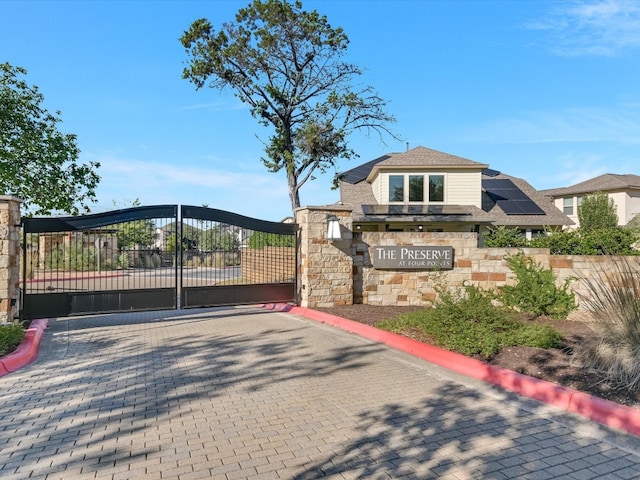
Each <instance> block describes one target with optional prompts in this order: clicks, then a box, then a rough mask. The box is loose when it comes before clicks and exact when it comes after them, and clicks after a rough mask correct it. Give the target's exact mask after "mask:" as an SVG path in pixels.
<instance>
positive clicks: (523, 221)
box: [482, 172, 574, 227]
mask: <svg viewBox="0 0 640 480" xmlns="http://www.w3.org/2000/svg"><path fill="white" fill-rule="evenodd" d="M482 178H483V179H485V178H496V179H507V180H511V181H512V182H513V183H514V184H515V185H516V186H517V187H518V188H519V189H520V190H522V192H523V193H525V194H526V195H527V196H528V197H529V198H530V199H531V200H533V201H534V202H535V204H536V205H537V206H538V207H540V208H541V209H542V210H544V215H507V214H506V213H504V212H503V211H502V209H501V208H500V207H499V206H498V204H497V203H495V202H494V201H493V200H492V199H491V198H490V197H489V196H488V195H487V194H486V193H485V192H483V193H482V209H483V210H484V211H486V212H487V213H489V214H490V215H492V216H493V217H494V221H493V223H494V224H495V225H505V226H511V227H518V226H525V225H544V226H562V225H573V223H574V222H573V220H571V219H570V218H569V217H568V216H566V215H565V214H564V213H563V212H562V211H561V210H560V209H558V208H557V207H556V206H555V205H554V204H553V202H552V201H551V199H549V197H546V196H544V195H542V193H541V192H539V191H537V190H536V189H535V188H533V187H532V186H531V185H530V184H529V183H528V182H527V181H526V180H523V179H522V178H517V177H512V176H510V175H505V174H504V173H500V172H495V174H492V175H491V176H490V177H489V176H487V175H483V176H482Z"/></svg>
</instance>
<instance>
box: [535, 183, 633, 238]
mask: <svg viewBox="0 0 640 480" xmlns="http://www.w3.org/2000/svg"><path fill="white" fill-rule="evenodd" d="M597 192H603V193H606V194H607V195H608V196H609V198H611V199H612V200H613V204H614V205H615V207H616V214H617V215H618V224H619V225H627V224H629V223H630V222H631V221H632V220H633V219H634V217H638V216H640V175H630V174H628V175H615V174H612V173H605V174H604V175H600V176H599V177H595V178H592V179H591V180H586V181H584V182H580V183H576V184H575V185H572V186H570V187H564V188H553V189H549V190H541V191H540V193H541V194H543V195H545V196H547V197H549V198H550V199H551V200H552V201H553V202H554V204H555V205H556V207H558V208H559V209H561V210H562V211H563V212H564V213H565V214H566V215H567V216H568V217H569V218H570V219H571V220H573V222H574V224H575V225H574V226H575V227H576V228H577V227H579V226H580V221H579V219H578V210H579V208H580V204H581V203H582V198H583V197H585V196H586V195H589V194H594V193H597ZM636 221H637V219H636Z"/></svg>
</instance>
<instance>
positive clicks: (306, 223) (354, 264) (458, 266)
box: [296, 207, 640, 308]
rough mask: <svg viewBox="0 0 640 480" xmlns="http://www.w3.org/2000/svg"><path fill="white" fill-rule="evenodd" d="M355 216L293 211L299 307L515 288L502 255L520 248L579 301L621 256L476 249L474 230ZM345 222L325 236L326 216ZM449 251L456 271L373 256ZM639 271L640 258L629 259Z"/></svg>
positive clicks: (416, 300) (414, 301) (401, 301)
mask: <svg viewBox="0 0 640 480" xmlns="http://www.w3.org/2000/svg"><path fill="white" fill-rule="evenodd" d="M350 214H351V212H350V210H348V209H340V208H331V207H322V208H321V207H305V208H301V209H299V210H297V211H296V222H297V223H298V225H299V227H300V264H299V265H298V292H299V304H300V306H303V307H308V308H318V307H320V308H321V307H332V306H338V305H350V304H352V303H363V304H369V305H398V306H410V305H427V304H429V303H430V302H431V301H433V300H434V299H435V298H436V288H435V287H436V286H437V285H438V284H441V285H446V286H447V288H456V287H460V286H462V285H464V284H465V283H470V284H473V285H476V286H478V287H480V288H483V289H487V290H494V289H496V288H497V287H499V286H502V285H506V284H512V283H513V281H514V275H513V274H512V272H511V270H510V269H509V267H508V266H507V262H506V261H505V257H506V256H509V255H514V254H517V253H518V252H519V251H523V252H524V253H525V255H527V256H528V257H531V258H532V259H533V260H535V261H536V262H537V263H538V264H540V265H542V266H543V267H545V268H553V271H554V274H555V275H556V279H557V281H556V283H557V285H558V286H561V285H563V284H564V282H565V280H566V279H568V278H573V279H575V280H574V281H572V282H571V289H572V290H573V291H574V292H575V293H576V296H577V298H576V300H577V301H578V302H579V301H580V298H581V296H588V295H589V291H588V289H587V287H586V285H585V282H584V279H593V278H595V277H599V279H600V280H603V275H604V274H605V273H606V272H612V271H614V263H615V262H616V261H619V259H618V258H617V257H610V256H577V255H550V254H549V250H548V249H542V248H536V249H533V248H525V249H517V248H479V247H478V246H477V245H478V239H477V234H476V233H472V232H469V233H466V232H444V233H442V232H438V233H431V232H355V233H354V232H352V231H351V227H352V221H351V216H350ZM328 215H335V216H337V217H338V219H339V221H340V223H341V225H342V232H341V233H342V238H343V239H342V240H340V241H335V242H330V241H328V240H327V239H326V230H327V216H328ZM411 245H413V246H424V245H431V246H451V247H453V250H454V268H453V270H443V271H441V272H433V271H420V270H386V269H385V270H382V269H380V270H378V269H375V268H373V265H372V262H371V254H372V253H373V247H375V246H411ZM627 259H628V261H629V262H630V263H631V264H632V265H634V266H635V267H634V268H635V269H636V270H637V271H640V257H627Z"/></svg>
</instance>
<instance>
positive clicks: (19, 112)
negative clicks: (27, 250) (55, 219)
mask: <svg viewBox="0 0 640 480" xmlns="http://www.w3.org/2000/svg"><path fill="white" fill-rule="evenodd" d="M26 74H27V71H26V70H25V69H23V68H21V67H13V66H11V65H10V64H9V63H2V64H0V193H2V194H7V195H15V196H17V197H20V198H21V199H23V200H24V204H23V205H24V208H25V210H26V211H27V212H30V213H32V214H38V215H40V214H43V215H46V214H51V213H52V212H53V211H60V212H64V213H69V214H77V213H79V211H80V210H82V211H84V212H88V211H89V207H88V203H91V202H95V189H96V187H97V185H98V182H99V180H100V177H99V176H98V175H97V174H96V172H95V170H96V169H97V168H98V167H99V166H100V164H99V163H96V162H89V163H85V164H81V163H78V156H79V154H80V150H79V149H78V146H77V143H76V136H75V135H72V134H64V133H61V132H60V131H59V130H58V123H60V122H61V119H60V112H59V111H56V112H55V114H52V113H49V112H48V111H47V110H46V109H45V108H44V107H43V106H42V103H43V101H44V97H43V95H42V94H41V93H40V92H39V90H38V87H36V86H29V85H28V84H27V82H26V81H25V80H24V79H22V76H24V75H26Z"/></svg>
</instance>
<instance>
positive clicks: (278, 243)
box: [248, 232, 296, 249]
mask: <svg viewBox="0 0 640 480" xmlns="http://www.w3.org/2000/svg"><path fill="white" fill-rule="evenodd" d="M295 245H296V239H295V237H294V236H293V235H282V234H277V233H267V232H253V234H251V236H250V237H249V240H248V246H249V248H252V249H261V248H265V247H294V246H295Z"/></svg>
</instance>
